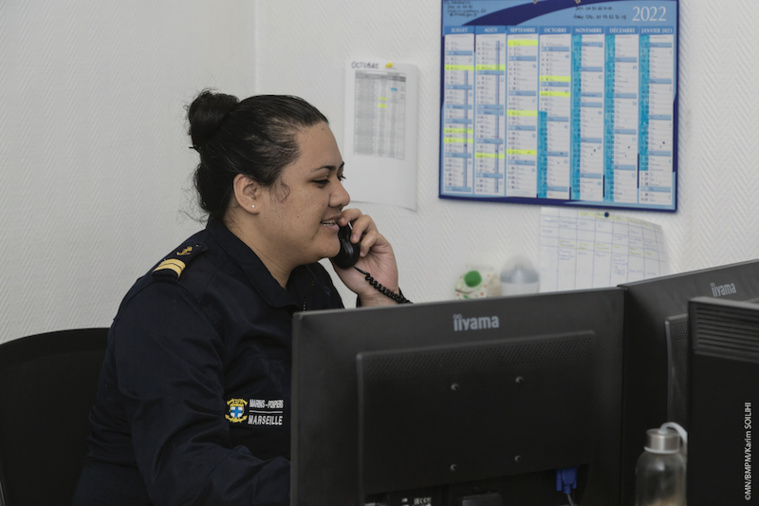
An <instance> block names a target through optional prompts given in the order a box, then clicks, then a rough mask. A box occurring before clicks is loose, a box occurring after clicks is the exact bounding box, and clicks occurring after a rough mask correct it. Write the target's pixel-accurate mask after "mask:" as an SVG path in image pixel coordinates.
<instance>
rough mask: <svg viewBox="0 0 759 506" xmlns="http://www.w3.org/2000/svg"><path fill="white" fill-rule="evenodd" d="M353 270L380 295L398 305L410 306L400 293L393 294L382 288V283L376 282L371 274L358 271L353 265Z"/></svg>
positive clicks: (408, 301)
mask: <svg viewBox="0 0 759 506" xmlns="http://www.w3.org/2000/svg"><path fill="white" fill-rule="evenodd" d="M353 268H354V269H356V270H357V271H358V272H360V273H361V274H363V275H364V277H365V279H366V281H367V282H368V283H369V284H370V285H372V287H374V288H375V289H376V290H378V291H379V292H380V293H381V294H383V295H386V296H387V297H390V298H391V299H393V300H394V301H396V302H397V303H398V304H411V301H410V300H408V299H407V298H406V297H404V296H403V294H402V293H395V292H394V291H392V290H390V289H389V288H387V287H386V286H382V283H379V282H377V280H376V279H374V278H373V277H372V275H371V274H369V273H368V272H366V271H363V270H361V269H359V268H358V267H356V266H355V265H354V266H353ZM398 291H399V292H400V288H399V289H398Z"/></svg>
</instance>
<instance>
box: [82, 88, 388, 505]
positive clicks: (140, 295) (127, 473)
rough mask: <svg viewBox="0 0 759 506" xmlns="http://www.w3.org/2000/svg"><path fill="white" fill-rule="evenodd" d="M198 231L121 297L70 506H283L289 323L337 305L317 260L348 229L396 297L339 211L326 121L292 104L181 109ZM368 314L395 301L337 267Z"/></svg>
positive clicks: (341, 203) (336, 161)
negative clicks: (195, 160)
mask: <svg viewBox="0 0 759 506" xmlns="http://www.w3.org/2000/svg"><path fill="white" fill-rule="evenodd" d="M188 118H189V123H190V129H189V133H190V137H191V139H192V143H193V145H192V147H193V148H194V149H195V150H196V151H197V152H198V153H199V155H200V164H199V165H198V167H197V169H196V172H195V186H196V189H197V191H198V195H199V200H200V205H201V207H202V209H203V210H204V211H206V212H207V214H208V222H207V226H206V228H205V229H204V230H202V231H201V232H198V233H197V234H195V235H193V236H192V237H190V238H189V239H187V240H186V241H185V242H184V243H182V244H181V245H179V246H178V247H177V248H175V249H174V250H172V251H171V253H170V254H168V255H167V256H166V257H165V258H164V259H162V260H161V261H160V262H159V263H157V264H156V265H155V266H154V267H153V268H152V269H151V270H150V271H149V272H148V273H147V274H146V275H145V276H143V277H142V278H140V279H139V280H138V281H137V282H136V283H135V285H134V286H133V287H132V288H131V290H130V291H129V292H128V293H127V295H126V296H125V298H124V300H123V301H122V303H121V306H120V308H119V310H118V314H117V315H116V318H115V319H114V322H113V325H112V326H111V331H110V335H109V338H108V341H109V342H108V351H107V354H106V358H105V363H104V365H103V371H102V374H101V378H100V383H99V390H98V396H97V401H96V404H95V406H94V408H93V410H92V413H91V415H90V422H91V426H92V432H91V436H90V438H89V440H88V445H89V454H88V455H87V458H86V460H85V464H84V468H83V471H82V475H81V478H80V480H79V485H78V488H77V493H76V497H75V500H74V504H75V505H87V506H93V505H99V504H113V505H136V504H160V505H175V504H183V505H187V504H213V505H222V504H235V505H243V504H250V505H287V504H289V482H290V464H289V452H290V432H289V427H290V410H291V405H290V373H291V330H292V329H291V318H292V315H293V313H295V312H297V311H303V310H311V309H329V308H342V307H343V303H342V300H341V298H340V295H339V294H338V292H337V290H336V289H335V287H334V286H333V284H332V281H331V278H330V276H329V274H328V273H327V271H326V270H325V269H324V267H322V265H321V264H319V263H318V261H319V260H320V259H323V258H331V257H332V256H334V255H335V254H336V253H337V252H338V250H339V249H340V246H339V241H338V238H337V233H338V227H340V226H345V225H348V224H349V223H350V224H352V227H353V231H352V234H351V242H352V243H358V242H359V241H360V252H361V253H360V258H359V260H358V263H357V267H360V268H361V269H362V270H364V271H368V272H370V273H371V275H372V276H373V277H374V278H375V279H376V280H377V281H378V282H379V283H381V284H382V285H384V286H385V287H386V289H388V290H390V291H392V292H395V293H399V292H400V290H399V289H398V271H397V266H396V262H395V257H394V254H393V250H392V247H391V246H390V244H389V243H388V241H387V240H386V239H385V238H384V237H383V236H382V235H381V234H380V233H379V232H378V230H377V227H376V226H375V224H374V222H373V220H372V219H371V218H370V217H369V216H367V215H363V214H362V213H361V212H360V211H359V210H357V209H346V208H345V206H347V205H348V203H349V201H350V197H349V195H348V193H347V192H346V191H345V188H344V187H343V185H342V183H341V181H342V180H343V170H344V164H343V160H342V157H341V155H340V151H339V150H338V147H337V143H336V141H335V138H334V136H333V134H332V132H331V131H330V128H329V126H328V122H327V119H326V118H325V117H324V116H323V115H322V114H321V113H320V112H319V111H318V110H316V109H315V108H314V107H313V106H311V105H310V104H308V103H306V102H305V101H303V100H301V99H298V98H295V97H289V96H278V95H268V96H254V97H250V98H248V99H245V100H242V101H239V100H238V99H237V98H235V97H233V96H230V95H224V94H218V93H212V92H210V91H204V92H202V93H201V94H200V95H199V96H198V97H197V98H195V100H194V101H193V102H192V104H191V105H190V106H189V108H188ZM335 271H336V272H337V274H338V276H339V277H340V279H341V281H342V282H343V283H344V284H345V285H346V286H347V287H348V288H350V289H351V290H352V291H354V292H355V293H356V294H357V295H358V303H359V304H360V305H362V306H371V305H384V304H396V303H397V302H396V299H397V297H396V298H394V297H393V296H394V294H389V295H390V296H388V294H387V291H386V292H385V293H382V292H380V291H378V290H376V289H374V288H373V287H372V286H371V285H370V284H369V283H367V281H366V279H365V277H364V275H362V274H361V273H360V272H358V271H357V270H355V269H351V268H347V269H341V268H339V267H335Z"/></svg>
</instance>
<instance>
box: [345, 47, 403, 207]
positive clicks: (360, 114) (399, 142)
mask: <svg viewBox="0 0 759 506" xmlns="http://www.w3.org/2000/svg"><path fill="white" fill-rule="evenodd" d="M417 73H418V72H417V68H416V66H414V65H410V64H403V63H400V64H399V63H393V62H389V61H387V60H385V61H376V60H361V61H357V60H353V61H350V62H348V67H347V69H346V81H345V86H346V99H345V100H346V103H345V141H344V146H345V147H344V149H343V151H344V152H343V157H344V159H345V163H346V174H348V177H347V180H346V182H345V187H346V189H347V190H348V192H349V193H350V195H351V199H352V200H354V201H358V202H380V203H384V204H390V205H397V206H402V207H407V208H409V209H416V135H417V134H416V132H417V124H416V118H417V108H418V99H417Z"/></svg>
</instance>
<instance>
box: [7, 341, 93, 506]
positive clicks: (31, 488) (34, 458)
mask: <svg viewBox="0 0 759 506" xmlns="http://www.w3.org/2000/svg"><path fill="white" fill-rule="evenodd" d="M107 335H108V329H107V328H91V329H79V330H64V331H59V332H50V333H46V334H38V335H34V336H29V337H24V338H21V339H16V340H13V341H9V342H6V343H3V344H1V345H0V505H1V504H3V501H4V504H5V506H26V505H30V506H31V505H35V506H39V505H44V506H55V505H67V506H68V505H70V504H71V499H72V497H73V495H74V489H75V487H76V482H77V480H78V478H79V473H80V471H81V467H82V461H83V459H84V455H85V453H86V451H87V445H86V439H87V435H88V434H89V422H88V418H89V412H90V409H91V408H92V405H93V404H94V401H95V394H96V391H97V382H98V376H99V374H100V368H101V366H102V363H103V356H104V354H105V346H106V337H107Z"/></svg>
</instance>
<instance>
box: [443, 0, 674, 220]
mask: <svg viewBox="0 0 759 506" xmlns="http://www.w3.org/2000/svg"><path fill="white" fill-rule="evenodd" d="M678 7H679V3H678V0H442V27H441V28H442V40H441V74H440V75H441V95H440V97H441V98H440V100H441V104H440V107H441V110H440V187H439V195H440V197H441V198H452V199H468V200H478V201H490V202H508V203H522V204H539V205H560V206H565V205H567V206H584V207H605V208H619V209H634V210H650V211H675V210H676V209H677V68H678V61H677V56H678Z"/></svg>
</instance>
